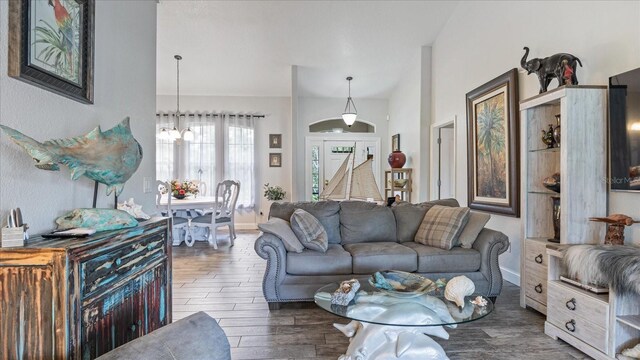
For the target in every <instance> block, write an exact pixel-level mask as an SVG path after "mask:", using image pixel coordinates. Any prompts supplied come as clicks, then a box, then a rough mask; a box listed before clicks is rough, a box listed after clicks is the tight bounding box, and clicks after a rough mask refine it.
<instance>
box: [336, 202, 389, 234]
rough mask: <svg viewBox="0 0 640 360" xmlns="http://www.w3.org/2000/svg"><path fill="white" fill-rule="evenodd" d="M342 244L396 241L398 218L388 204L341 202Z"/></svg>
mask: <svg viewBox="0 0 640 360" xmlns="http://www.w3.org/2000/svg"><path fill="white" fill-rule="evenodd" d="M340 237H341V238H342V244H355V243H362V242H378V241H384V242H396V241H397V240H396V220H395V218H394V217H393V212H392V211H391V209H390V208H389V207H387V206H380V205H377V204H375V203H370V202H364V201H343V202H341V203H340Z"/></svg>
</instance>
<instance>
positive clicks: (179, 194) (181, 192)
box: [171, 180, 198, 199]
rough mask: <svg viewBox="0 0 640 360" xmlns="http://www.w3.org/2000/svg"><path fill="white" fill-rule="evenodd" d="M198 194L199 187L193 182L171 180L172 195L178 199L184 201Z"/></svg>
mask: <svg viewBox="0 0 640 360" xmlns="http://www.w3.org/2000/svg"><path fill="white" fill-rule="evenodd" d="M196 194H198V185H196V184H195V183H193V182H192V181H188V180H186V181H179V180H171V195H172V196H173V197H174V198H176V199H184V198H186V197H187V196H189V195H196Z"/></svg>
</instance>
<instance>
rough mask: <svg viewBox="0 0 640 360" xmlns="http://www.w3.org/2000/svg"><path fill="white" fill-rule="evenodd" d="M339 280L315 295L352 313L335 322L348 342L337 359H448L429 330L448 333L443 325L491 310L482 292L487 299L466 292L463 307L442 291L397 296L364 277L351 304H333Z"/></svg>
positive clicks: (333, 309)
mask: <svg viewBox="0 0 640 360" xmlns="http://www.w3.org/2000/svg"><path fill="white" fill-rule="evenodd" d="M338 286H339V283H333V284H329V285H326V286H323V287H322V288H320V289H318V291H317V292H316V294H315V296H314V299H315V303H316V304H317V305H318V306H319V307H321V308H322V309H324V310H326V311H328V312H330V313H332V314H335V315H338V316H340V317H344V318H346V319H350V320H351V322H350V323H349V324H346V325H341V324H333V326H334V327H335V328H337V329H338V330H340V331H341V332H342V333H343V334H345V335H346V336H347V337H349V338H350V340H349V347H348V348H347V352H346V353H345V354H344V355H341V356H340V357H339V358H338V360H388V359H403V360H428V359H448V357H447V355H446V353H445V351H444V350H443V349H442V347H441V346H440V345H439V344H438V343H437V342H435V341H434V340H433V339H432V338H430V337H429V336H428V335H430V336H437V337H440V338H442V339H448V338H449V333H447V331H446V330H445V328H444V327H449V328H455V327H457V325H458V324H461V323H466V322H470V321H475V320H478V319H482V318H483V317H485V316H487V315H488V314H490V313H491V312H492V311H493V302H492V301H491V299H489V298H487V297H484V296H482V298H483V299H485V300H486V305H484V306H480V305H476V304H473V303H471V301H472V300H474V299H476V297H478V296H481V295H478V294H473V295H471V296H467V297H466V298H465V305H464V307H463V308H462V309H461V308H459V307H458V306H457V305H456V304H455V303H453V302H451V301H449V300H447V299H445V298H444V296H443V295H442V294H441V293H439V294H438V293H436V294H434V295H425V294H423V295H419V296H415V297H402V298H399V297H395V296H391V295H389V294H388V293H386V292H381V291H379V290H378V289H376V288H374V287H373V286H371V285H369V284H368V283H367V282H366V281H361V282H360V286H361V287H360V289H359V290H358V292H357V293H356V297H355V299H354V300H352V301H351V302H350V303H349V305H346V306H342V305H333V304H331V294H332V293H333V292H334V291H335V290H336V289H337V288H338Z"/></svg>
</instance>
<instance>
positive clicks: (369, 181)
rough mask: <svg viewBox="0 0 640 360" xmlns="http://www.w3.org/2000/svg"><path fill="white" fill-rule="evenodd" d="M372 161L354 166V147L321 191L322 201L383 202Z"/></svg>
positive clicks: (368, 160)
mask: <svg viewBox="0 0 640 360" xmlns="http://www.w3.org/2000/svg"><path fill="white" fill-rule="evenodd" d="M372 164H373V159H367V160H366V161H365V162H363V163H362V164H360V165H358V166H355V146H354V147H353V152H351V153H350V154H349V156H347V158H346V159H344V162H343V163H342V165H340V168H338V171H336V174H335V175H334V176H333V178H332V179H331V181H329V184H327V186H326V187H325V188H324V190H322V193H321V194H320V199H322V200H364V201H371V200H373V201H383V200H382V195H380V190H379V189H378V186H377V185H376V179H375V176H374V175H373V165H372Z"/></svg>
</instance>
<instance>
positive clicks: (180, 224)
mask: <svg viewBox="0 0 640 360" xmlns="http://www.w3.org/2000/svg"><path fill="white" fill-rule="evenodd" d="M156 188H157V190H156V207H157V208H158V209H160V211H161V213H162V216H166V217H169V218H171V224H173V228H172V234H173V239H171V241H172V243H173V245H174V246H178V245H180V240H178V242H177V243H176V241H175V238H176V235H177V234H178V232H177V231H181V230H184V231H185V233H184V242H185V244H187V246H193V243H194V239H193V236H192V235H191V228H190V226H189V219H187V218H184V217H180V216H175V215H174V214H173V210H172V209H171V198H172V196H171V184H170V183H168V182H164V181H156ZM163 197H166V199H167V204H166V207H165V205H162V203H161V200H162V198H163ZM163 208H164V209H166V210H163ZM178 239H179V237H178ZM187 239H188V240H187Z"/></svg>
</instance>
